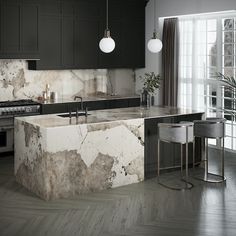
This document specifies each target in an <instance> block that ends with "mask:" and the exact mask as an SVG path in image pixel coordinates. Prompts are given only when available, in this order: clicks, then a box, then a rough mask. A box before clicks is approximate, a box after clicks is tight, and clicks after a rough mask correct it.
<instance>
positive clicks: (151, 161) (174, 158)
mask: <svg viewBox="0 0 236 236" xmlns="http://www.w3.org/2000/svg"><path fill="white" fill-rule="evenodd" d="M201 119H202V114H201V113H199V114H189V115H181V116H173V117H164V118H152V119H146V120H145V126H144V127H145V131H144V132H145V149H144V175H145V179H148V178H154V177H156V176H157V151H158V149H157V125H158V123H179V122H180V121H193V120H201ZM188 148H189V164H190V165H191V164H192V153H193V145H192V144H191V143H190V144H189V147H188ZM160 149H161V150H160V168H161V169H162V170H161V171H168V170H171V169H172V170H173V169H175V168H177V167H176V166H179V165H180V153H181V152H180V144H174V143H165V142H161V144H160ZM183 155H184V158H185V152H183ZM195 159H196V162H197V161H200V160H201V140H200V139H199V138H196V140H195Z"/></svg>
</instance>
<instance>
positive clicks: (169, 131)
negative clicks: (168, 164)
mask: <svg viewBox="0 0 236 236" xmlns="http://www.w3.org/2000/svg"><path fill="white" fill-rule="evenodd" d="M157 135H158V141H157V147H158V152H157V175H158V183H159V184H161V185H162V186H164V187H167V188H170V189H174V190H183V189H191V188H192V187H193V184H192V183H191V182H189V180H188V144H189V143H193V147H194V136H193V123H192V122H186V123H183V122H182V123H159V124H158V130H157ZM160 142H167V143H178V144H180V145H181V163H180V165H181V166H180V167H181V181H183V182H185V186H184V187H171V186H168V185H167V184H164V183H163V182H161V181H160ZM184 144H185V145H186V146H185V152H186V156H185V157H186V160H185V176H184V175H183V145H184ZM193 150H194V148H193Z"/></svg>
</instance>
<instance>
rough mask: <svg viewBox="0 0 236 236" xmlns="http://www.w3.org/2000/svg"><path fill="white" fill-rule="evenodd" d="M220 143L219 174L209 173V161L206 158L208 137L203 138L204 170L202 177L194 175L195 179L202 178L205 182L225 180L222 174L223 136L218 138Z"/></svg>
mask: <svg viewBox="0 0 236 236" xmlns="http://www.w3.org/2000/svg"><path fill="white" fill-rule="evenodd" d="M222 139H223V140H222ZM220 140H221V141H220V143H221V145H222V147H221V153H220V154H221V171H220V172H221V173H220V174H213V173H209V170H208V163H209V159H208V138H206V139H205V145H206V146H205V153H204V155H205V160H204V161H205V170H204V177H203V178H202V177H197V176H195V178H196V179H199V180H203V181H205V182H209V183H222V182H224V181H226V178H225V176H224V138H220Z"/></svg>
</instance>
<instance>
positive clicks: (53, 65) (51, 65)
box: [37, 15, 61, 69]
mask: <svg viewBox="0 0 236 236" xmlns="http://www.w3.org/2000/svg"><path fill="white" fill-rule="evenodd" d="M40 32H41V33H40V61H37V68H38V69H60V68H61V17H60V16H47V15H44V16H41V20H40Z"/></svg>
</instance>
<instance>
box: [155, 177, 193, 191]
mask: <svg viewBox="0 0 236 236" xmlns="http://www.w3.org/2000/svg"><path fill="white" fill-rule="evenodd" d="M180 181H181V182H184V184H183V187H174V186H170V185H168V184H166V183H163V182H161V181H160V180H158V184H160V185H161V186H163V187H165V188H168V189H171V190H177V191H181V190H190V189H191V188H192V187H193V186H194V185H193V184H192V183H191V182H189V181H186V180H185V179H180Z"/></svg>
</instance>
